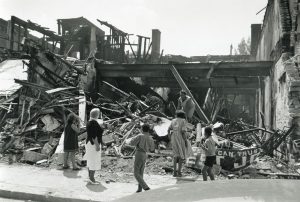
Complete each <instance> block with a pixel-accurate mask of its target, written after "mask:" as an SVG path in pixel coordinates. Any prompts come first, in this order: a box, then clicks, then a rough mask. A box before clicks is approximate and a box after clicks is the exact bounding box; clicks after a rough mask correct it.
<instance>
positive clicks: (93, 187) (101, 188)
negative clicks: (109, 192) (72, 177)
mask: <svg viewBox="0 0 300 202" xmlns="http://www.w3.org/2000/svg"><path fill="white" fill-rule="evenodd" d="M85 186H86V188H88V189H89V190H90V191H93V192H103V191H104V190H106V189H107V188H106V187H105V186H103V185H102V184H101V183H100V184H97V185H93V184H89V183H87V184H86V185H85Z"/></svg>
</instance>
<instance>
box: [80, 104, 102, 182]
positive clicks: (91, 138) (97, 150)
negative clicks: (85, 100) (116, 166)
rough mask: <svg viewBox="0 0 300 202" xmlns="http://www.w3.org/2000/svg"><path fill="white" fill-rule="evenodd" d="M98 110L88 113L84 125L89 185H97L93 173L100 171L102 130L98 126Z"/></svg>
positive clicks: (85, 157)
mask: <svg viewBox="0 0 300 202" xmlns="http://www.w3.org/2000/svg"><path fill="white" fill-rule="evenodd" d="M99 116H100V110H99V109H98V108H94V109H92V110H91V112H90V120H89V121H88V123H87V125H86V130H87V138H86V143H85V156H84V159H85V160H86V161H87V167H88V173H89V180H90V183H91V184H99V182H97V181H96V180H95V172H96V171H97V170H100V169H101V145H102V144H103V143H102V134H103V129H102V127H101V126H100V125H99V122H98V118H99Z"/></svg>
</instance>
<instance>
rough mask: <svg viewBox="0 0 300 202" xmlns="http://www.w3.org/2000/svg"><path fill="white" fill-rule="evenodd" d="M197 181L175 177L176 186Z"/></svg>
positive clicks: (195, 178)
mask: <svg viewBox="0 0 300 202" xmlns="http://www.w3.org/2000/svg"><path fill="white" fill-rule="evenodd" d="M197 180H198V177H193V178H190V177H177V179H176V184H183V183H188V182H196V181H197Z"/></svg>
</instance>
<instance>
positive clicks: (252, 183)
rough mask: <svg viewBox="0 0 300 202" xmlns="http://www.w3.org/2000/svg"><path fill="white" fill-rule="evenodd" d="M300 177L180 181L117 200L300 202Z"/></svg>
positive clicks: (159, 201)
mask: <svg viewBox="0 0 300 202" xmlns="http://www.w3.org/2000/svg"><path fill="white" fill-rule="evenodd" d="M299 187H300V180H285V179H251V180H245V179H236V180H216V181H207V182H203V181H199V182H195V183H184V184H176V185H172V186H167V187H162V188H158V189H155V190H152V191H147V192H143V193H141V194H135V195H130V196H126V197H123V198H121V199H117V200H116V201H114V202H128V201H130V202H141V201H142V202H154V201H155V202H185V201H188V202H191V201H192V202H299V201H300V192H299Z"/></svg>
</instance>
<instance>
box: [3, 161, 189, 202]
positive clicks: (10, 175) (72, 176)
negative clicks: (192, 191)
mask: <svg viewBox="0 0 300 202" xmlns="http://www.w3.org/2000/svg"><path fill="white" fill-rule="evenodd" d="M87 179H88V177H87V170H86V168H83V169H82V170H81V171H73V170H71V169H70V170H56V169H49V168H40V167H35V166H27V165H23V164H13V165H7V164H4V163H0V197H6V198H14V199H25V200H33V201H55V202H60V201H64V202H66V201H72V202H74V201H75V202H77V201H78V202H81V201H112V200H114V199H118V198H121V197H124V196H128V195H131V194H133V193H134V192H135V191H136V189H137V183H136V182H135V181H132V182H130V183H119V182H116V183H114V182H111V183H109V184H107V183H105V182H104V181H101V179H100V182H101V184H100V185H90V184H89V183H88V182H87V181H86V180H87ZM145 179H146V181H147V183H148V184H149V186H150V187H151V188H152V189H155V188H159V187H164V186H168V185H174V184H176V183H177V184H178V183H181V182H190V181H191V180H189V179H186V180H183V181H178V180H177V179H176V178H173V177H172V176H171V175H166V176H158V175H156V176H155V175H151V176H150V175H145Z"/></svg>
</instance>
